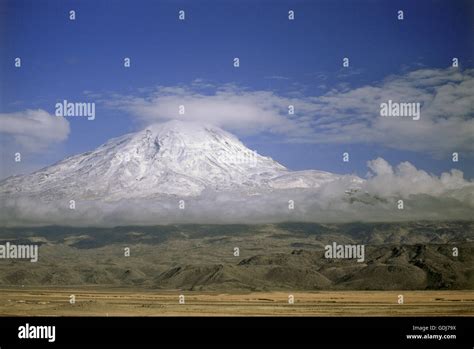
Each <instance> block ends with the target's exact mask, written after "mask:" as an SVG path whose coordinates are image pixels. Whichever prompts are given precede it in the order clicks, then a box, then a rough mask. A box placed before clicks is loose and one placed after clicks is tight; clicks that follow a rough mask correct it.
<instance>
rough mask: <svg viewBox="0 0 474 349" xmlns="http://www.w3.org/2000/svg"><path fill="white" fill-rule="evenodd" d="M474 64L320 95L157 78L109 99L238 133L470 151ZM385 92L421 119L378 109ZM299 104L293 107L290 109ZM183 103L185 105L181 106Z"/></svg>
mask: <svg viewBox="0 0 474 349" xmlns="http://www.w3.org/2000/svg"><path fill="white" fill-rule="evenodd" d="M473 90H474V69H470V70H469V69H468V70H464V71H462V70H460V69H454V68H449V69H419V70H415V71H412V72H409V73H405V74H402V75H393V76H389V77H388V78H386V79H385V80H383V81H382V82H380V83H378V84H373V85H367V86H362V87H358V88H353V89H350V88H348V87H347V86H346V87H340V88H338V89H333V90H331V91H329V92H328V93H326V94H324V95H322V96H316V97H311V96H302V95H301V94H299V93H294V94H291V95H289V96H281V95H278V94H276V93H274V92H271V91H250V90H246V89H242V88H238V87H236V86H234V85H224V86H221V87H216V86H215V85H212V84H209V83H206V84H203V83H202V82H200V81H195V82H193V83H192V84H190V85H189V86H177V87H176V86H175V87H164V86H160V87H158V88H156V89H154V90H153V91H151V92H150V91H148V92H146V93H145V95H143V94H142V95H141V96H122V95H114V96H112V98H109V99H108V100H107V101H105V102H106V104H107V105H108V106H109V107H112V108H118V109H121V110H126V111H128V112H130V113H131V114H133V115H135V116H136V117H137V118H138V119H139V120H141V121H143V122H144V123H150V122H160V121H165V120H169V119H174V118H181V119H192V120H198V121H204V122H208V123H214V124H216V125H218V126H221V127H223V128H226V129H228V130H230V131H233V132H237V133H240V134H248V133H257V132H262V131H265V132H271V133H275V134H277V135H279V136H281V137H282V140H283V141H290V142H309V143H325V144H327V143H338V144H355V143H370V144H379V145H382V146H386V147H390V148H394V149H402V150H412V151H417V152H425V153H429V154H432V155H435V156H439V155H445V154H449V153H451V152H453V151H458V152H465V153H466V152H467V153H473V152H474V147H473V146H472V144H474V95H473V93H472V91H473ZM388 100H392V101H396V102H404V103H411V102H414V103H420V104H421V105H422V107H421V120H419V121H414V120H411V118H408V119H403V118H390V117H381V116H380V103H382V102H386V101H388ZM290 104H291V105H294V107H295V115H289V114H288V106H289V105H290ZM179 105H184V106H185V108H186V113H185V115H179V114H178V107H179Z"/></svg>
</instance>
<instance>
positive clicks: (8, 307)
mask: <svg viewBox="0 0 474 349" xmlns="http://www.w3.org/2000/svg"><path fill="white" fill-rule="evenodd" d="M72 294H74V296H75V303H74V304H71V303H70V299H71V298H70V296H71V295H72ZM183 295H184V304H180V302H179V296H180V294H179V293H176V292H160V293H156V292H150V291H147V292H143V291H136V292H134V291H132V290H105V289H99V288H98V289H82V290H79V289H77V288H76V289H55V290H51V289H49V288H48V289H41V288H36V289H29V288H26V289H22V290H17V289H2V290H0V314H1V315H2V316H473V315H474V293H473V292H472V291H401V292H395V291H352V292H349V291H335V292H327V291H322V292H296V293H294V294H292V295H293V297H294V303H293V304H289V303H288V297H289V294H288V293H284V292H255V293H246V294H219V293H196V292H183ZM399 295H403V298H404V303H403V304H399V303H398V299H399V298H398V297H399Z"/></svg>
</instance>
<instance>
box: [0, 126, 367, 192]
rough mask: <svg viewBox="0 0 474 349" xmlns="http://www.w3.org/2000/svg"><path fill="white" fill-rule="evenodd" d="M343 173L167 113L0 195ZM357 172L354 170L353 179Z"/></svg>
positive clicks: (316, 179)
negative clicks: (272, 153)
mask: <svg viewBox="0 0 474 349" xmlns="http://www.w3.org/2000/svg"><path fill="white" fill-rule="evenodd" d="M339 178H341V176H339V175H335V174H331V173H328V172H322V171H313V170H312V171H290V170H288V169H286V168H285V167H284V166H282V165H281V164H279V163H278V162H276V161H274V160H272V159H271V158H269V157H264V156H261V155H259V154H257V153H256V152H253V151H252V150H250V149H248V148H247V147H246V146H245V145H243V144H242V143H241V142H240V141H239V140H238V139H237V138H236V137H235V136H233V135H232V134H230V133H228V132H226V131H224V130H222V129H220V128H218V127H215V126H210V125H203V124H198V123H194V122H184V121H177V120H174V121H169V122H167V123H163V124H155V125H151V126H149V127H147V128H145V129H144V130H142V131H139V132H136V133H131V134H127V135H124V136H121V137H118V138H113V139H111V140H109V141H108V142H107V143H105V144H103V145H101V146H99V147H98V148H97V149H95V150H93V151H90V152H86V153H83V154H79V155H75V156H72V157H69V158H66V159H64V160H62V161H60V162H59V163H56V164H54V165H52V166H49V167H46V168H44V169H42V170H39V171H37V172H35V173H33V174H30V175H25V176H16V177H10V178H7V179H6V180H4V181H2V182H0V196H3V197H4V198H5V197H10V198H14V197H19V196H21V197H24V196H27V197H29V196H33V197H37V198H41V200H42V201H53V200H58V199H62V198H76V199H83V200H105V201H118V200H122V199H125V200H127V199H140V198H147V199H150V198H155V197H163V196H167V195H174V196H180V197H189V196H199V195H200V194H201V193H202V192H203V191H204V190H215V191H226V190H232V191H235V190H238V191H239V192H240V193H242V194H249V195H251V194H255V193H262V192H265V191H274V190H280V189H294V188H317V187H319V186H320V185H322V184H323V183H327V182H330V181H333V180H336V179H339ZM361 181H362V180H361V179H360V178H358V177H353V178H352V182H353V183H354V186H357V184H358V183H360V182H361Z"/></svg>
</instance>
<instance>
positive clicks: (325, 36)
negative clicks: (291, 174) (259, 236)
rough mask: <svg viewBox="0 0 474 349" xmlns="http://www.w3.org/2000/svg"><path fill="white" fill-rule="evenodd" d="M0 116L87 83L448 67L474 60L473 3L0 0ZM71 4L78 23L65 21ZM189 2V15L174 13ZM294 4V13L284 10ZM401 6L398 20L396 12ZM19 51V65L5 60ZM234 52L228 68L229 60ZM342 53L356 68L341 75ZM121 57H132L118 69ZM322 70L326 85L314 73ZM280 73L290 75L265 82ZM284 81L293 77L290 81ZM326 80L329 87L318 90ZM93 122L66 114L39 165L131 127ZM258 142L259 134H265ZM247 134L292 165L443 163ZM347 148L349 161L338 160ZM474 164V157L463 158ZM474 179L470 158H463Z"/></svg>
mask: <svg viewBox="0 0 474 349" xmlns="http://www.w3.org/2000/svg"><path fill="white" fill-rule="evenodd" d="M0 3H1V5H0V11H1V13H0V23H1V24H0V30H1V33H0V39H1V41H2V42H1V46H0V48H1V52H0V60H1V68H0V69H1V85H0V88H1V90H0V98H1V99H0V112H3V113H7V112H17V111H21V110H25V109H36V108H41V109H44V110H46V111H48V112H50V113H54V104H55V103H56V101H60V100H63V99H69V100H80V101H87V98H86V97H85V96H84V91H85V90H87V91H92V92H94V93H104V92H117V93H121V94H127V93H131V92H132V91H134V90H136V89H137V88H141V87H153V86H156V85H164V86H174V85H177V84H187V83H190V82H191V81H193V80H194V79H198V78H199V79H205V80H207V81H212V82H214V83H216V84H224V83H234V84H237V85H239V86H244V87H246V88H250V89H255V90H271V91H274V92H277V93H282V94H284V93H288V92H292V91H295V88H297V87H295V86H296V85H294V84H293V83H294V82H296V83H298V85H297V86H300V87H299V89H300V92H302V93H304V94H308V95H311V96H318V95H321V94H323V93H325V92H327V91H328V90H329V89H331V88H332V87H334V86H337V85H339V84H341V83H348V84H350V86H351V87H357V86H363V85H366V84H371V83H374V82H377V81H381V80H382V79H384V78H386V77H387V76H388V75H391V74H398V73H401V72H403V71H404V70H407V69H408V70H409V69H414V68H416V67H418V66H424V67H429V68H444V67H446V66H447V65H449V62H450V60H451V57H453V55H455V56H456V57H459V58H460V60H461V61H462V64H463V68H472V67H473V66H474V63H473V58H474V52H473V47H474V46H473V43H474V36H473V23H474V20H473V18H474V6H473V2H472V1H454V0H446V1H434V0H430V1H424V0H416V1H413V0H408V1H388V0H387V1H381V0H379V1H355V0H354V1H341V0H338V1H329V0H327V1H317V0H313V1H250V0H248V1H243V0H238V1H237V0H235V1H229V0H226V1H196V0H193V1H174V0H173V1H171V0H170V1H158V0H147V1H143V0H142V1H119V0H116V1H104V0H95V1H92V0H80V1H65V0H61V1H60V0H57V1H46V0H37V1H31V0H30V1H24V0H15V1H5V0H0ZM70 9H74V10H75V11H76V14H77V19H76V21H74V22H72V21H70V20H69V19H68V11H69V10H70ZM179 9H184V10H186V16H187V18H186V21H185V22H184V23H183V22H180V21H178V20H177V11H178V10H179ZM289 9H293V10H295V12H296V21H294V22H290V21H288V20H287V12H288V10H289ZM398 9H403V10H404V11H405V20H404V21H403V23H401V22H399V21H397V20H396V12H397V10H398ZM18 56H19V57H21V58H22V64H23V66H22V68H21V69H15V68H14V67H13V64H12V62H13V60H14V58H15V57H18ZM235 56H238V57H240V59H241V68H240V69H239V70H236V69H233V68H232V65H231V61H232V58H233V57H235ZM345 56H348V57H350V59H351V68H350V69H353V71H354V72H355V73H356V74H354V75H351V76H349V77H344V76H341V74H339V72H340V71H341V59H342V57H345ZM123 57H131V58H132V67H131V68H130V69H124V68H123V66H122V63H123V61H122V60H123ZM321 74H324V76H326V78H325V79H324V81H321V79H319V78H318V76H321ZM270 76H285V77H289V78H291V80H276V79H268V77H270ZM289 81H291V83H289ZM322 82H324V84H325V85H326V88H323V89H322V88H321V87H320V85H321V83H322ZM97 113H98V114H99V113H100V117H99V116H98V117H97V119H96V120H95V121H94V122H88V121H87V120H85V119H75V118H72V119H70V123H71V134H70V136H69V138H68V140H67V141H65V142H64V143H63V144H62V145H61V146H60V147H57V148H56V149H55V151H54V152H53V153H49V154H46V155H42V157H41V156H36V155H35V157H34V159H35V160H33V157H30V159H31V161H36V162H38V163H41V164H47V163H48V162H52V161H56V160H59V159H61V158H63V157H64V156H66V155H71V154H75V153H78V152H83V151H86V150H89V149H92V148H94V147H96V146H97V145H99V144H101V143H103V142H104V141H105V140H107V139H109V138H111V137H113V136H118V135H121V134H123V133H126V132H129V131H133V130H135V129H136V124H135V123H134V122H133V121H132V119H131V117H130V116H129V115H127V114H126V113H124V112H118V111H114V110H110V109H105V108H103V109H100V106H98V110H97ZM265 139H266V138H265ZM243 141H244V142H245V143H246V144H247V145H248V146H250V147H251V148H253V149H256V150H258V152H259V153H261V154H265V155H269V156H272V157H273V158H274V159H276V160H277V161H279V162H281V163H283V164H284V165H286V166H287V167H290V168H292V169H307V168H315V169H322V170H328V171H334V172H356V173H358V174H359V175H364V174H365V172H366V165H365V164H366V161H367V160H370V159H373V158H375V157H377V156H382V157H384V158H385V159H387V160H388V161H389V162H392V163H398V162H400V161H404V160H408V161H411V162H413V163H414V164H415V165H416V166H417V167H419V168H423V169H426V170H428V171H430V172H433V173H437V174H439V173H440V172H441V171H444V170H447V169H450V168H451V167H453V166H452V163H451V162H449V161H446V159H444V160H443V159H433V158H432V157H431V156H429V155H427V154H420V153H410V152H406V151H399V150H390V149H385V148H383V147H379V146H371V145H364V146H362V145H350V144H347V145H330V146H329V145H310V144H306V145H305V144H293V145H288V144H282V143H279V142H278V139H277V138H275V139H273V141H271V142H267V141H264V138H262V137H259V136H258V135H257V136H252V137H248V138H245V139H243ZM347 150H348V151H351V154H352V158H351V162H350V163H348V164H345V163H342V162H341V161H340V154H341V152H343V151H347ZM471 160H472V159H471ZM457 167H459V168H460V169H462V170H463V171H464V172H465V174H466V175H467V176H468V177H473V176H474V168H473V165H472V161H470V163H469V162H464V163H460V164H459V165H458V166H457Z"/></svg>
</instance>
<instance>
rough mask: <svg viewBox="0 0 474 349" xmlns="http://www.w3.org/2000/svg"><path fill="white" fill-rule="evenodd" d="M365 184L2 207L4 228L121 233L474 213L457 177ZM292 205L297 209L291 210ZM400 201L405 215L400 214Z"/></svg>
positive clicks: (381, 176)
mask: <svg viewBox="0 0 474 349" xmlns="http://www.w3.org/2000/svg"><path fill="white" fill-rule="evenodd" d="M368 167H369V174H368V178H367V179H366V180H365V181H364V182H363V183H362V184H361V187H360V189H359V190H358V191H357V192H353V193H348V192H347V191H346V188H348V187H349V186H350V183H349V182H348V181H349V180H350V179H349V178H348V177H341V178H340V179H338V180H335V181H332V182H329V183H326V184H323V185H322V186H321V187H319V188H312V189H284V190H273V191H266V192H262V193H260V194H257V195H243V194H242V193H240V192H238V191H224V192H218V191H212V190H205V191H204V192H202V193H201V195H200V196H198V197H190V198H186V199H184V209H180V208H179V205H180V200H181V199H180V198H179V197H176V196H167V197H162V198H160V199H154V200H150V199H145V200H133V199H132V200H121V201H118V202H113V203H111V202H102V201H100V200H91V201H87V200H83V201H78V202H77V203H76V209H75V210H71V209H69V202H66V201H61V202H58V201H56V202H53V203H48V204H41V203H38V202H35V201H34V200H31V199H28V198H16V199H12V200H4V201H3V202H2V203H1V204H0V205H1V213H0V222H1V225H4V226H28V225H51V224H57V225H70V226H120V225H154V224H173V223H215V224H219V223H226V224H227V223H240V224H253V223H271V222H282V221H303V222H320V223H340V222H353V221H367V222H374V221H378V222H380V221H391V222H393V221H413V220H469V219H472V212H473V210H474V182H472V181H467V180H465V179H464V178H463V173H462V172H461V171H458V170H452V171H450V172H446V173H443V174H442V175H441V176H440V177H437V176H434V175H431V174H428V173H427V172H425V171H423V170H418V169H416V168H415V167H414V166H413V165H412V164H410V163H408V162H403V163H401V164H399V165H398V166H396V167H395V168H393V167H392V166H391V165H390V164H388V163H387V162H386V161H385V160H384V159H382V158H378V159H375V160H372V161H369V162H368ZM290 200H291V201H292V202H293V204H294V208H293V209H290V208H289V206H290ZM398 200H403V201H404V209H402V210H400V209H398Z"/></svg>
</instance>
